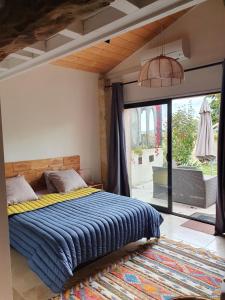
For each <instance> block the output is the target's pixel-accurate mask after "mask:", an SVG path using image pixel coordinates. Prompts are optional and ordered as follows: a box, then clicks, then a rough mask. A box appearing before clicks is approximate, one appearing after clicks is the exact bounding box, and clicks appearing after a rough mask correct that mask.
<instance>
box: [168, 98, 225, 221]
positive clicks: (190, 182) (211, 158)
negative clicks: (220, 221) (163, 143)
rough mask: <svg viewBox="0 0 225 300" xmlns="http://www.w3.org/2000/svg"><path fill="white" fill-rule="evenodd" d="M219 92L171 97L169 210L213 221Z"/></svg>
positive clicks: (215, 191)
mask: <svg viewBox="0 0 225 300" xmlns="http://www.w3.org/2000/svg"><path fill="white" fill-rule="evenodd" d="M219 110H220V94H219V93H217V94H210V95H201V96H193V97H186V98H179V99H175V100H172V136H173V140H172V149H173V155H172V162H173V168H172V177H173V186H172V190H173V212H174V213H175V214H179V215H182V216H186V217H188V218H191V219H196V220H199V221H203V222H207V223H212V224H214V223H215V215H216V194H217V146H218V145H217V139H218V128H219Z"/></svg>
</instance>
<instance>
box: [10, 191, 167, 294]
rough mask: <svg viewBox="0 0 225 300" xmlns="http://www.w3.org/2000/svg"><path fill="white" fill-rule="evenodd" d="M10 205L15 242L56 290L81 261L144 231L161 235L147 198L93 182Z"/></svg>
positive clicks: (146, 234)
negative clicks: (104, 188)
mask: <svg viewBox="0 0 225 300" xmlns="http://www.w3.org/2000/svg"><path fill="white" fill-rule="evenodd" d="M8 211H9V231H10V243H11V246H12V247H13V248H15V249H16V250H17V251H18V252H20V253H21V254H22V255H24V256H25V257H26V258H27V260H28V264H29V266H30V268H31V269H32V270H33V271H34V272H35V273H37V274H38V276H39V277H40V278H41V279H42V280H43V282H44V283H45V284H46V285H47V286H48V287H49V288H50V289H51V290H52V291H53V292H56V293H57V292H60V291H62V290H63V288H64V285H65V283H66V282H67V281H68V280H69V279H70V278H71V277H72V276H73V274H74V272H76V269H77V267H78V266H79V265H82V264H84V263H87V262H90V261H93V260H95V259H97V258H99V257H101V256H103V255H106V254H108V253H110V252H112V251H116V250H117V249H119V248H121V247H123V246H124V245H126V244H128V243H130V242H134V241H137V240H139V239H141V238H143V237H146V238H147V239H149V238H151V237H159V236H160V230H159V227H160V224H161V223H162V217H161V215H160V214H159V213H158V212H157V211H156V210H155V209H154V208H153V207H151V206H150V205H148V204H147V203H144V202H141V201H139V200H136V199H132V198H128V197H124V196H119V195H115V194H111V193H107V192H104V191H100V190H96V189H93V188H90V187H88V188H84V189H81V190H78V191H74V192H70V193H67V194H63V195H62V194H50V195H43V196H42V197H41V198H40V200H36V201H30V202H29V203H24V204H23V207H22V208H21V205H19V206H18V205H17V206H15V207H14V206H12V207H11V208H10V209H9V210H8Z"/></svg>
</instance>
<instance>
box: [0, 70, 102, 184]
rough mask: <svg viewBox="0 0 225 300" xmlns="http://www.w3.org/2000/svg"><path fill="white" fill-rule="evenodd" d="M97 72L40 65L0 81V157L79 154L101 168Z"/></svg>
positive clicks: (86, 163) (15, 158) (85, 163)
mask: <svg viewBox="0 0 225 300" xmlns="http://www.w3.org/2000/svg"><path fill="white" fill-rule="evenodd" d="M97 89H98V75H97V74H92V73H88V72H83V71H77V70H71V69H66V68H61V67H58V66H53V65H45V66H41V67H39V68H35V69H34V70H30V71H28V72H26V73H24V74H21V75H18V76H16V77H13V78H11V79H8V80H5V81H2V82H0V97H1V98H2V121H3V138H4V154H5V161H6V162H9V161H20V160H30V159H42V158H50V157H57V156H67V155H74V154H79V155H80V156H81V167H82V168H91V169H92V173H93V176H94V177H95V178H96V179H98V178H99V175H100V174H99V172H100V166H99V164H100V154H99V128H98V126H99V124H98V90H97Z"/></svg>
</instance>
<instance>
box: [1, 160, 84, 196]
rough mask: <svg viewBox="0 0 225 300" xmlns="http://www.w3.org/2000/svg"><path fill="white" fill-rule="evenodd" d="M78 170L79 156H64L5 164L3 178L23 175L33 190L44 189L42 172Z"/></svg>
mask: <svg viewBox="0 0 225 300" xmlns="http://www.w3.org/2000/svg"><path fill="white" fill-rule="evenodd" d="M65 169H75V170H76V171H79V170H80V156H79V155H74V156H66V157H56V158H48V159H38V160H26V161H18V162H9V163H5V177H6V178H8V177H13V176H17V175H24V176H25V178H26V180H27V181H28V182H29V183H30V185H31V186H32V187H33V189H34V190H36V191H37V190H42V189H45V188H46V184H45V180H44V176H43V172H44V171H46V170H65Z"/></svg>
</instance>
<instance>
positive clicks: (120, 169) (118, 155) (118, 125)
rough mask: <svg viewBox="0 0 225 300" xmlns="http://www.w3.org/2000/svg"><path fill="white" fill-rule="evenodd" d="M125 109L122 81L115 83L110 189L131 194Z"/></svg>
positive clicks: (111, 126)
mask: <svg viewBox="0 0 225 300" xmlns="http://www.w3.org/2000/svg"><path fill="white" fill-rule="evenodd" d="M123 111H124V100H123V85H122V84H121V83H113V84H112V106H111V124H110V139H109V163H108V166H109V169H108V190H109V192H112V193H115V194H119V195H123V196H130V188H129V182H128V173H127V162H126V144H125V132H124V120H123Z"/></svg>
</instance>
